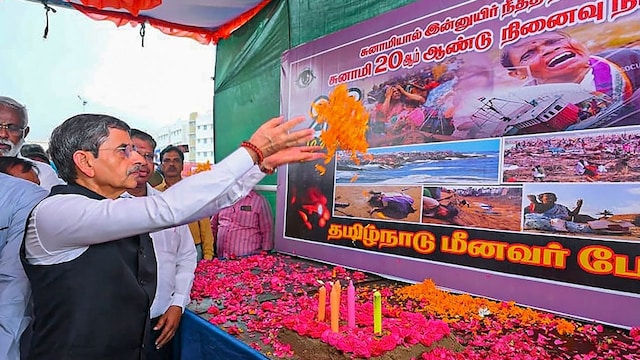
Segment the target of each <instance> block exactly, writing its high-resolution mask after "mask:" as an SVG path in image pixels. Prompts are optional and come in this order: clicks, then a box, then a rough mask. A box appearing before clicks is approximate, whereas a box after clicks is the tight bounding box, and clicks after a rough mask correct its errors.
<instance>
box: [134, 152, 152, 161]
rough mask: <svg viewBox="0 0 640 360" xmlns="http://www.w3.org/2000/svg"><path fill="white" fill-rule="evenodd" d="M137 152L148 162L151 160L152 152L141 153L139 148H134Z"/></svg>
mask: <svg viewBox="0 0 640 360" xmlns="http://www.w3.org/2000/svg"><path fill="white" fill-rule="evenodd" d="M136 151H137V152H138V154H140V156H142V157H143V158H144V159H145V160H147V161H148V162H153V158H154V156H153V153H143V152H142V151H140V150H136Z"/></svg>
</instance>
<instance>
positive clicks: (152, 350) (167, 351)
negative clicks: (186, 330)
mask: <svg viewBox="0 0 640 360" xmlns="http://www.w3.org/2000/svg"><path fill="white" fill-rule="evenodd" d="M158 320H160V317H157V318H154V319H151V336H149V341H148V343H147V346H146V348H147V358H146V359H147V360H173V339H171V340H170V341H169V342H168V343H166V344H165V345H164V346H163V347H161V348H160V349H156V344H155V342H156V339H157V338H158V336H160V333H161V332H162V329H161V330H153V328H154V327H155V326H156V325H157V324H158ZM176 334H177V332H176Z"/></svg>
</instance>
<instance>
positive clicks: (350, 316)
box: [347, 280, 356, 328]
mask: <svg viewBox="0 0 640 360" xmlns="http://www.w3.org/2000/svg"><path fill="white" fill-rule="evenodd" d="M347 323H348V325H349V327H350V328H354V327H356V288H355V287H354V286H353V281H352V280H349V286H348V287H347Z"/></svg>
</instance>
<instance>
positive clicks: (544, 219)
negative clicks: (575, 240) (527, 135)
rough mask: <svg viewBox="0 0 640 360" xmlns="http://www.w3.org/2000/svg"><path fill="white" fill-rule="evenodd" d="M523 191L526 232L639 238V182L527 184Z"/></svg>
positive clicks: (619, 238)
mask: <svg viewBox="0 0 640 360" xmlns="http://www.w3.org/2000/svg"><path fill="white" fill-rule="evenodd" d="M522 192H523V196H522V208H523V229H524V231H526V232H536V233H552V234H562V235H568V236H575V237H581V238H598V239H602V238H605V239H612V240H633V241H640V184H637V183H636V184H621V183H612V184H604V183H593V184H553V183H548V184H541V183H527V184H524V185H523V189H522ZM603 194H606V196H604V195H603Z"/></svg>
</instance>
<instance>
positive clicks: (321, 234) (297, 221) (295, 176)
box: [285, 163, 334, 240]
mask: <svg viewBox="0 0 640 360" xmlns="http://www.w3.org/2000/svg"><path fill="white" fill-rule="evenodd" d="M333 168H334V165H333V163H330V165H329V166H327V171H326V173H325V174H324V175H320V174H319V173H318V171H317V170H316V169H315V167H314V164H313V163H297V164H291V165H289V166H288V167H287V187H286V190H287V191H286V194H287V197H286V199H287V202H286V212H285V236H288V237H293V238H300V239H313V240H321V239H325V238H326V236H327V229H326V228H327V223H328V222H329V220H330V219H331V210H332V209H333V198H334V196H333V186H334V183H333Z"/></svg>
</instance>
